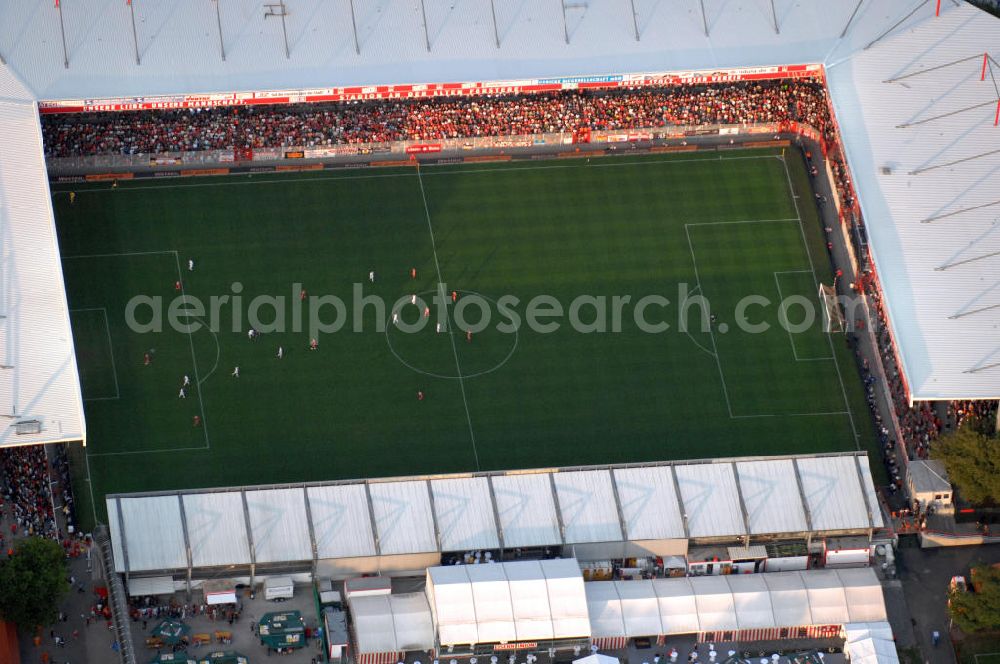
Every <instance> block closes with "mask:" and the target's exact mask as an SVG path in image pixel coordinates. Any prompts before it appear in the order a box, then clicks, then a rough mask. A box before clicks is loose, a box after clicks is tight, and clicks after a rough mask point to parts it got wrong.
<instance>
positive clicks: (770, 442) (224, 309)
mask: <svg viewBox="0 0 1000 664" xmlns="http://www.w3.org/2000/svg"><path fill="white" fill-rule="evenodd" d="M70 189H72V190H73V191H74V192H75V193H76V198H75V202H73V203H72V204H71V203H70V200H69V196H68V192H69V190H70ZM53 197H54V202H55V209H56V217H57V224H58V230H59V240H60V248H61V252H62V254H63V270H64V275H65V280H66V287H67V293H68V298H69V305H70V310H71V319H72V324H73V331H74V338H75V343H76V351H77V356H78V360H79V368H80V378H81V383H82V387H83V395H84V399H85V408H86V416H87V427H88V446H87V447H86V449H85V450H78V451H77V457H78V458H77V459H76V461H77V463H76V464H75V466H76V467H77V469H78V471H79V475H80V477H79V478H78V482H77V493H78V495H79V498H78V502H79V504H80V506H81V511H84V510H88V511H90V512H91V513H92V514H93V515H95V516H96V518H98V519H102V518H103V514H104V505H103V498H102V497H103V495H104V494H106V493H117V492H131V491H152V490H171V489H182V488H193V487H210V486H233V485H251V484H262V483H286V482H300V481H313V480H331V479H342V478H360V477H381V476H393V475H409V474H417V473H446V472H462V471H475V470H500V469H510V468H525V467H548V466H567V465H584V464H604V463H620V462H637V461H649V460H663V459H684V458H703V457H717V456H743V455H766V454H785V453H812V452H827V451H838V450H853V449H858V448H860V449H866V448H870V446H872V444H873V436H872V431H871V427H870V423H869V421H868V418H867V415H866V412H865V411H866V406H865V401H864V395H863V391H862V389H861V385H860V382H859V381H858V379H857V374H856V371H855V369H854V366H853V360H852V357H851V354H850V351H849V350H848V349H847V347H846V344H845V343H844V339H843V336H842V335H840V336H831V335H829V334H826V333H825V332H824V331H823V324H822V317H821V316H819V315H817V317H816V320H815V322H814V323H813V324H811V325H808V326H803V327H804V328H805V329H802V330H797V331H795V333H791V332H789V331H787V330H786V327H787V326H781V325H779V324H778V323H779V317H780V316H781V313H780V307H779V306H778V304H777V303H778V301H779V300H780V299H781V298H793V297H797V299H798V300H799V304H800V305H801V303H803V302H806V301H808V302H809V303H811V304H812V305H815V306H816V311H819V305H818V302H817V283H818V282H824V283H827V284H829V283H830V282H831V281H832V275H831V274H830V268H829V262H828V261H827V259H826V252H825V247H824V243H825V239H824V237H823V229H822V225H821V223H820V221H819V219H818V216H817V213H816V210H815V205H814V203H813V200H812V193H811V190H810V188H809V182H808V176H807V174H806V172H805V169H804V165H803V163H802V157H801V155H800V153H798V152H797V151H792V150H788V151H787V153H784V154H783V153H782V152H781V151H777V152H774V151H754V152H727V153H711V154H707V153H704V154H703V153H693V154H692V153H689V154H686V155H652V156H621V157H608V158H603V159H597V158H595V159H592V160H583V159H574V160H556V161H541V162H507V163H498V164H488V165H487V164H475V165H454V166H425V167H423V168H421V169H420V170H419V171H418V170H417V169H414V168H402V169H395V170H383V169H379V170H368V171H356V170H345V171H323V172H316V173H293V174H271V175H259V174H258V175H254V176H250V177H248V176H232V177H224V178H217V179H216V178H211V179H192V180H169V181H168V180H158V181H149V180H147V181H131V182H123V183H122V184H121V185H120V186H119V187H117V188H114V189H112V188H111V187H110V185H108V184H107V183H102V184H88V185H72V186H70V185H60V186H58V187H55V188H54V191H53ZM189 260H193V261H194V269H193V270H189V266H188V261H189ZM414 268H415V270H416V278H415V279H414V278H413V277H412V275H411V269H414ZM370 271H374V272H375V280H374V282H372V281H371V280H370V279H369V272H370ZM178 281H179V282H180V286H181V290H177V282H178ZM296 284H302V286H301V289H304V290H305V291H307V295H308V297H307V298H306V299H305V300H304V301H303V300H302V299H301V298H300V287H299V286H297V285H296ZM440 284H446V285H445V286H443V287H442V286H441V285H440ZM356 289H360V292H361V296H362V297H368V298H370V300H374V299H376V298H378V299H380V300H382V301H384V302H385V303H386V304H385V308H384V310H382V311H380V310H379V308H378V305H376V304H373V303H371V301H367V302H359V298H358V297H356V296H355V291H356ZM441 290H444V291H445V292H446V293H447V297H445V298H440V299H441V300H443V301H444V302H445V303H446V306H444V307H438V306H435V307H434V312H433V314H432V316H431V318H429V319H427V320H426V323H427V324H426V325H425V326H424V327H423V328H422V329H421V330H420V331H417V332H405V331H404V327H405V328H409V327H418V326H419V324H420V323H421V322H422V321H421V319H422V318H423V312H422V311H421V310H420V307H419V306H412V305H410V300H411V297H412V296H413V295H417V296H419V297H420V298H422V300H423V299H426V300H427V301H428V303H431V301H432V299H433V298H434V297H435V295H436V294H438V293H440V291H441ZM452 290H454V291H457V293H458V295H459V297H458V303H457V304H453V303H452V298H451V291H452ZM477 295H478V296H480V297H474V296H477ZM137 296H138V297H140V298H141V299H140V300H136V299H135V298H136V297H137ZM178 296H184V297H186V298H189V300H193V299H197V300H198V301H199V302H200V303H201V305H202V306H203V307H204V311H196V312H195V313H197V314H200V315H199V316H197V317H196V318H188V319H186V320H182V321H181V322H185V323H188V324H190V323H198V324H204V325H202V326H201V328H200V329H198V330H196V331H190V330H188V331H186V330H185V329H180V328H178V329H174V328H175V327H176V326H171V325H169V318H170V307H171V306H173V307H175V310H176V308H178V307H181V306H182V305H184V303H183V302H182V301H179V300H178ZM221 296H228V298H229V300H228V301H225V300H224V298H223V297H221ZM261 296H263V299H262V297H261ZM320 296H336V297H337V298H339V299H340V300H341V301H342V302H344V307H343V309H342V310H340V311H338V309H337V306H336V305H334V304H331V303H330V302H329V301H327V300H329V299H330V298H329V297H328V298H327V300H322V301H321V300H316V299H315V298H317V297H320ZM649 296H653V297H656V296H659V297H661V298H665V299H666V300H668V301H669V304H664V301H663V300H659V299H656V300H651V299H650V297H649ZM699 296H700V297H703V298H705V300H707V301H708V302H710V305H711V310H712V313H713V315H714V316H715V320H714V322H713V323H712V324H710V325H707V326H703V325H702V317H701V311H702V310H701V308H700V307H699V306H697V304H693V303H696V302H697V301H698V300H697V298H698V297H699ZM747 296H758V297H763V298H767V299H768V301H769V302H771V303H772V304H771V305H770V306H764V305H760V304H753V305H752V306H750V307H749V308H747V309H746V312H747V313H746V317H747V318H749V319H750V320H751V321H753V322H754V323H768V324H769V325H770V329H768V330H767V331H764V332H751V331H748V330H744V329H742V328H741V327H740V326H739V325H737V324H736V322H737V313H736V312H737V310H738V307H739V305H740V303H741V301H744V298H746V297H747ZM539 297H541V298H544V299H545V302H546V303H543V304H538V302H539V300H538V299H537V298H539ZM581 297H583V298H584V299H580V298H581ZM514 298H516V304H511V303H512V302H515V300H514ZM626 298H627V300H626ZM644 298H645V302H646V303H647V306H645V308H644V309H642V312H641V313H642V314H643V319H644V320H646V321H647V322H648V323H649V324H651V325H653V326H655V328H654V329H653V330H650V329H646V328H648V327H649V326H648V325H647V326H640V325H639V323H638V322H637V315H636V314H637V310H638V309H640V307H639V302H640V301H641V300H643V299H644ZM685 298H687V304H688V305H690V306H687V307H686V309H685V310H682V307H681V306H680V302H681V301H683V300H685ZM237 300H240V301H238V302H237ZM466 300H468V301H469V302H470V305H469V306H465V308H464V311H463V313H464V318H465V319H466V320H467V321H471V322H470V323H465V324H462V323H457V322H456V320H455V315H456V313H457V311H456V309H458V308H459V305H462V304H463V303H464V302H465V301H466ZM601 300H603V301H604V304H605V306H604V307H603V311H602V305H601V304H600V302H601ZM473 301H478V302H480V303H486V304H487V305H489V307H490V309H489V311H490V316H491V323H490V325H489V326H488V327H486V329H484V330H482V331H479V330H478V329H477V331H476V332H475V333H474V334H473V335H472V338H471V341H470V340H469V338H468V336H467V333H466V332H467V330H466V329H465V328H466V326H470V325H471V324H472V323H475V322H476V321H477V320H478V319H479V317H480V315H481V313H482V310H481V308H480V307H478V306H471V302H473ZM504 301H506V302H507V311H513V312H515V314H516V315H518V316H519V317H520V319H521V320H522V324H521V325H520V326H519V327H518V328H517V330H516V332H512V331H511V330H510V327H512V326H500V325H498V323H500V322H503V321H504V320H507V321H508V322H509V319H505V318H503V317H502V316H501V314H500V309H499V306H500V304H501V303H502V302H504ZM533 302H534V303H535V304H537V305H538V306H539V307H541V308H542V309H544V310H548V311H551V310H552V309H553V303H557V304H558V306H560V307H562V309H563V315H562V317H547V318H544V319H543V318H541V317H540V316H538V317H537V320H538V321H539V322H541V323H544V324H546V325H547V327H549V328H551V327H552V324H553V323H554V324H555V328H556V329H554V330H551V329H538V326H537V325H529V324H528V314H529V313H531V309H532V306H531V305H530V304H529V303H533ZM543 305H544V306H543ZM184 306H188V307H190V306H193V305H191V304H188V305H184ZM282 307H283V311H281V308H282ZM157 308H158V309H159V310H160V311H162V322H163V329H162V331H159V332H148V331H145V330H143V329H140V328H137V327H136V326H135V324H134V323H135V321H133V322H132V323H129V315H130V313H131V315H132V318H134V319H135V320H136V321H138V322H139V323H141V324H147V323H149V324H152V323H153V322H154V320H153V319H154V313H153V311H154V309H157ZM213 308H214V309H215V311H213ZM252 309H256V310H257V311H258V312H259V314H260V318H261V319H262V320H263V321H264V322H265V323H269V322H271V321H273V320H277V321H278V322H279V323H280V324H279V325H278V326H277V327H278V328H280V329H277V330H274V331H271V330H270V329H269V328H265V327H263V326H262V327H260V329H261V330H262V332H263V334H261V335H260V337H259V338H258V339H257V340H256V341H251V340H249V339H248V336H247V329H248V327H247V326H248V322H247V321H248V318H249V316H250V314H251V313H253V311H251V310H252ZM276 310H277V311H279V313H277V314H276V313H275V312H276ZM803 310H804V307H803V306H790V307H789V309H788V315H787V318H788V319H791V320H793V321H794V322H798V321H799V320H800V319H802V317H803V314H802V313H801V312H802V311H803ZM393 311H397V312H398V314H399V316H400V318H399V320H398V321H397V322H394V321H393V320H392V319H391V318H392V312H393ZM440 311H444V312H445V313H444V315H443V317H442V318H439V317H438V315H439V312H440ZM616 312H617V315H616ZM312 316H316V317H318V319H319V320H321V321H323V322H326V323H333V322H335V321H336V320H337V319H339V320H341V321H344V322H345V324H344V326H343V328H342V329H340V330H339V331H337V332H331V333H324V334H319V335H318V336H317V341H318V342H319V348H318V349H317V350H315V351H312V350H310V349H309V345H310V340H311V337H312V336H313V335H312V334H311V333H310V332H309V328H310V318H311V317H312ZM234 318H236V319H237V320H234ZM575 319H578V320H579V321H581V322H582V325H584V326H585V329H576V328H579V327H580V326H579V325H577V326H574V325H573V321H574V320H575ZM439 320H440V321H442V323H443V327H442V331H441V332H438V331H437V322H438V321H439ZM657 323H667V324H668V325H669V329H666V330H664V329H662V326H656V324H657ZM602 325H603V327H604V328H605V331H595V329H594V328H599V327H601V326H602ZM300 326H301V327H300ZM279 346H280V347H282V348H283V349H284V357H283V358H281V359H279V358H278V357H277V350H278V348H279ZM146 353H149V354H150V357H151V362H150V364H149V365H148V366H147V365H146V363H145V360H144V355H145V354H146ZM237 366H238V367H239V372H240V373H239V377H238V378H236V377H234V376H233V375H232V373H233V370H234V368H235V367H237ZM185 375H186V376H188V377H189V378H190V381H191V385H190V386H189V387H188V388H187V389H186V393H185V394H186V398H184V399H181V398H179V390H180V388H181V385H182V380H183V377H184V376H185ZM420 394H422V398H420V397H419V395H420ZM196 416H197V417H198V418H200V424H198V425H196V424H195V418H196ZM91 501H94V502H95V504H94V505H93V509H92V510H91V509H90V502H91ZM84 506H86V507H84Z"/></svg>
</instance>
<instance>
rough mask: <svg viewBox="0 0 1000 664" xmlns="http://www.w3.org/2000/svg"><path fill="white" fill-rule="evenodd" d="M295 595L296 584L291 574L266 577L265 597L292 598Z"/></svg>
mask: <svg viewBox="0 0 1000 664" xmlns="http://www.w3.org/2000/svg"><path fill="white" fill-rule="evenodd" d="M294 595H295V584H294V583H292V577H290V576H271V577H268V578H266V579H264V599H266V600H283V599H291V598H292V597H293V596H294Z"/></svg>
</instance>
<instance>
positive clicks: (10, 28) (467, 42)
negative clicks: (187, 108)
mask: <svg viewBox="0 0 1000 664" xmlns="http://www.w3.org/2000/svg"><path fill="white" fill-rule="evenodd" d="M884 3H885V0H881V1H878V0H876V2H875V3H874V4H884ZM774 4H775V8H776V12H777V21H778V25H779V27H780V30H781V32H780V33H776V32H775V28H774V19H773V18H772V15H771V8H770V4H769V3H767V2H762V1H760V0H738V1H737V0H730V1H729V2H727V3H719V2H712V1H706V2H705V6H706V10H707V16H706V18H707V23H708V29H709V36H708V37H706V36H705V29H704V27H703V20H702V14H701V11H700V9H699V5H698V3H696V2H685V3H680V2H671V3H655V4H649V3H639V2H637V3H636V9H637V11H638V17H637V18H638V23H639V27H640V36H641V40H640V41H636V39H635V35H634V28H633V22H632V17H631V12H630V9H629V5H628V3H625V2H611V1H601V2H590V3H587V4H585V5H576V6H573V5H571V4H569V3H567V12H566V17H567V28H568V32H569V43H568V44H567V43H566V37H565V33H564V28H563V13H562V12H561V11H560V9H559V5H558V3H548V2H542V3H537V2H536V3H529V4H523V3H521V2H519V1H518V0H495V6H496V14H497V25H498V31H499V36H500V47H499V48H497V46H496V43H495V41H494V31H493V21H492V18H491V9H490V3H489V2H470V3H435V2H428V3H426V5H427V27H428V33H429V36H430V47H431V48H430V52H428V50H427V45H426V43H425V38H424V30H423V20H422V17H421V10H420V7H421V4H420V2H419V0H354V5H355V9H356V18H357V26H358V37H359V42H360V48H361V54H360V55H358V54H357V53H355V48H354V38H353V34H352V30H351V17H350V13H349V4H348V3H347V2H342V3H331V2H323V1H322V0H286V6H287V8H288V16H287V18H286V22H285V25H286V27H287V30H288V43H289V52H290V57H288V58H286V57H285V48H284V41H283V39H282V32H281V21H280V19H279V18H275V17H271V18H267V19H265V18H264V13H265V10H264V7H263V5H262V4H260V3H258V4H253V3H246V2H232V1H230V2H222V3H221V4H220V5H219V8H220V10H221V21H222V32H223V44H224V46H225V52H226V59H225V61H223V60H222V57H221V51H220V45H219V34H218V28H217V25H216V16H215V6H214V5H213V4H212V3H208V2H203V1H202V0H175V1H174V2H171V3H169V4H164V3H158V2H145V1H143V0H137V2H135V3H134V4H133V7H134V9H135V13H136V25H137V34H138V41H139V55H140V58H141V64H140V65H137V64H136V58H135V48H134V45H133V39H132V29H131V22H130V16H129V11H128V7H126V5H125V3H124V2H122V1H121V0H86V2H80V1H77V2H66V3H64V4H63V8H62V12H63V19H64V24H65V26H66V40H67V44H68V52H69V68H68V69H67V68H65V67H64V62H63V52H62V47H61V41H60V32H59V15H58V12H57V10H56V9H54V8H53V6H52V5H51V3H50V4H49V5H45V4H34V3H23V2H15V1H14V0H3V2H0V7H2V11H3V16H4V21H3V26H0V53H3V54H4V55H5V56H6V57H7V59H8V61H9V62H10V63H11V66H12V67H13V69H14V70H15V71H17V72H19V73H20V74H22V75H23V77H24V78H25V80H27V81H29V83H30V85H31V88H32V89H33V90H34V91H35V92H36V93H37V94H38V96H39V98H42V99H66V98H91V97H97V96H109V95H110V96H142V95H152V94H171V93H183V92H213V91H229V90H261V89H276V88H277V89H286V88H317V87H327V86H330V85H372V84H379V83H423V82H431V81H469V80H504V79H511V78H525V77H529V78H530V77H536V76H543V77H544V76H575V75H583V74H601V73H611V72H622V71H643V70H646V71H663V70H665V69H667V70H678V69H711V68H715V67H722V66H744V65H761V64H787V63H791V62H804V61H814V62H818V61H821V60H822V59H823V58H824V56H825V55H826V54H827V53H828V52H830V51H831V50H832V49H834V48H835V46H836V43H837V38H838V35H839V34H840V31H841V29H842V28H843V26H844V25H846V24H847V20H848V18H849V17H850V14H851V9H852V7H850V6H848V3H836V4H834V5H830V4H829V3H824V2H818V1H816V2H793V0H775V3H774ZM866 4H872V3H866ZM891 4H892V6H893V9H894V11H891V12H885V13H886V14H887V15H886V16H885V17H884V18H883V17H880V16H876V15H875V14H877V12H875V11H866V12H865V15H864V17H863V18H864V19H865V22H866V23H867V24H869V25H870V26H871V27H872V30H875V31H876V32H875V33H874V34H877V31H878V30H880V29H882V28H883V27H885V26H888V25H891V22H892V21H893V20H895V19H896V18H898V15H899V14H900V13H901V12H905V11H906V10H907V9H906V6H907V3H906V2H903V1H902V0H892V2H891ZM859 23H860V21H859ZM861 27H862V28H863V27H865V26H864V25H862V26H861ZM865 34H868V35H871V30H869V31H867V32H865ZM26 35H30V36H31V38H30V39H29V38H26Z"/></svg>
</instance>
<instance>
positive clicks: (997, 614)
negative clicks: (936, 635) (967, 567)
mask: <svg viewBox="0 0 1000 664" xmlns="http://www.w3.org/2000/svg"><path fill="white" fill-rule="evenodd" d="M972 586H973V587H974V588H975V592H960V591H957V590H953V591H952V592H951V594H950V596H949V598H948V613H949V614H951V619H952V620H954V621H955V624H956V625H958V626H959V627H960V628H961V629H962V631H963V632H984V631H996V630H998V629H1000V569H997V568H996V567H989V566H986V565H980V566H979V567H975V568H973V570H972Z"/></svg>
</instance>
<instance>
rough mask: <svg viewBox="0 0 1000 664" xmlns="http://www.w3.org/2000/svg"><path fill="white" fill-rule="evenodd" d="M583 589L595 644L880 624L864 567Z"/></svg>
mask: <svg viewBox="0 0 1000 664" xmlns="http://www.w3.org/2000/svg"><path fill="white" fill-rule="evenodd" d="M585 590H586V594H587V608H588V610H589V612H590V616H591V625H592V629H593V637H594V638H595V639H602V640H603V639H615V638H619V639H620V638H636V637H653V636H669V635H674V634H691V633H697V632H717V631H735V630H760V629H774V628H783V627H789V628H790V627H809V626H827V625H844V624H848V623H859V622H864V623H875V622H880V621H885V619H886V609H885V601H884V598H883V595H882V586H881V584H880V583H879V580H878V577H876V575H875V572H874V571H873V570H872V569H871V568H858V569H844V570H814V571H806V572H774V573H770V574H745V575H729V576H704V577H690V578H687V577H682V578H675V579H657V580H655V581H592V582H590V583H587V584H586V585H585ZM847 597H850V600H847V599H846V598H847ZM630 617H631V618H632V619H631V620H630ZM880 634H881V633H880ZM890 638H891V631H890Z"/></svg>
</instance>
